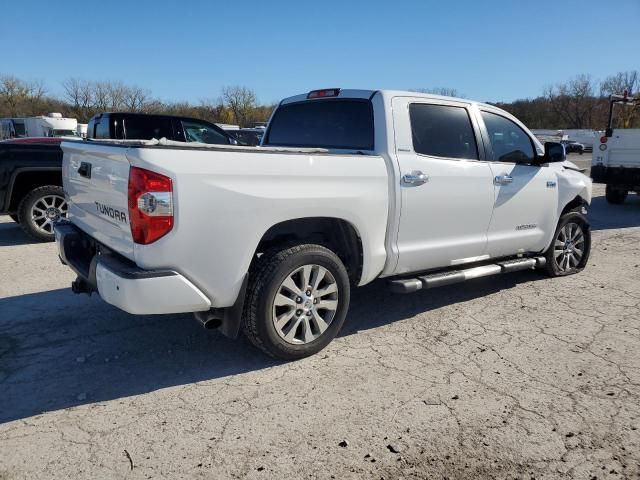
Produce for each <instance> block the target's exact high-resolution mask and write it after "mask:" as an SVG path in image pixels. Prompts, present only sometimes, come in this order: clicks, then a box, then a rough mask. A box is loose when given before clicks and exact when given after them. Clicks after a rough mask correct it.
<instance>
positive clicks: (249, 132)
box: [225, 128, 264, 147]
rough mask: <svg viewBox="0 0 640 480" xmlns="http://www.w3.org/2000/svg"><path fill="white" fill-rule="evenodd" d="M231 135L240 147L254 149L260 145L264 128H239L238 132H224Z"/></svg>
mask: <svg viewBox="0 0 640 480" xmlns="http://www.w3.org/2000/svg"><path fill="white" fill-rule="evenodd" d="M225 131H226V132H227V133H228V134H229V135H232V136H233V137H234V138H235V139H236V140H238V143H239V144H240V145H248V146H251V147H255V146H256V145H260V142H261V141H262V137H263V136H264V128H240V129H238V130H225Z"/></svg>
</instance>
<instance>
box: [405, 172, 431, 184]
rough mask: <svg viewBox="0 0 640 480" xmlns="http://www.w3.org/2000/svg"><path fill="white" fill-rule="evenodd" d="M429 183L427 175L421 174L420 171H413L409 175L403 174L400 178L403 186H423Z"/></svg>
mask: <svg viewBox="0 0 640 480" xmlns="http://www.w3.org/2000/svg"><path fill="white" fill-rule="evenodd" d="M428 181H429V175H426V174H424V173H422V172H421V171H420V170H413V171H412V172H411V173H405V174H404V175H403V176H402V183H403V184H404V185H413V186H418V185H424V184H425V183H427V182H428Z"/></svg>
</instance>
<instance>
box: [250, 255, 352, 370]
mask: <svg viewBox="0 0 640 480" xmlns="http://www.w3.org/2000/svg"><path fill="white" fill-rule="evenodd" d="M247 292H248V293H247V298H246V300H245V307H244V318H243V331H244V333H245V335H246V336H247V337H248V338H249V340H250V341H251V342H252V343H253V344H254V345H255V346H257V347H258V348H260V349H262V350H263V351H264V352H266V353H267V354H269V355H271V356H273V357H276V358H281V359H283V360H297V359H300V358H304V357H307V356H309V355H313V354H314V353H317V352H319V351H320V350H322V349H323V348H324V347H326V346H327V345H328V344H329V342H331V340H333V339H334V338H335V336H336V335H337V334H338V332H339V331H340V329H341V328H342V324H343V323H344V320H345V317H346V315H347V310H348V308H349V299H350V285H349V276H348V274H347V270H346V268H345V266H344V265H343V263H342V262H341V260H340V259H339V258H338V256H337V255H336V254H335V253H333V252H332V251H331V250H329V249H327V248H325V247H323V246H321V245H312V244H306V245H296V246H293V247H290V248H286V249H282V250H279V251H273V252H268V253H265V254H263V255H262V256H261V257H260V258H259V259H258V260H257V261H256V264H255V266H254V268H252V272H251V273H250V279H249V285H248V288H247Z"/></svg>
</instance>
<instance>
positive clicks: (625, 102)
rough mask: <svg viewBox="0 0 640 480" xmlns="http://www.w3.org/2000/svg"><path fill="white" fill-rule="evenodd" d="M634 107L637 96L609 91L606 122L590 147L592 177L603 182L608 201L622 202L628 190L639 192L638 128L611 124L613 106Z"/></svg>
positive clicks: (639, 135) (639, 154)
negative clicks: (613, 93)
mask: <svg viewBox="0 0 640 480" xmlns="http://www.w3.org/2000/svg"><path fill="white" fill-rule="evenodd" d="M615 105H619V106H620V107H621V108H635V107H638V106H639V105H640V99H638V98H634V97H631V96H629V95H628V93H627V92H625V93H624V95H612V96H611V97H610V99H609V126H608V128H607V130H606V132H605V134H604V135H603V136H602V137H601V138H600V142H599V145H598V147H597V148H594V149H593V159H592V165H591V178H593V181H594V182H596V183H604V184H606V185H607V187H606V190H605V192H606V198H607V201H608V202H609V203H612V204H621V203H624V201H625V200H626V198H627V194H628V193H629V192H636V193H638V194H640V129H638V128H613V124H614V106H615Z"/></svg>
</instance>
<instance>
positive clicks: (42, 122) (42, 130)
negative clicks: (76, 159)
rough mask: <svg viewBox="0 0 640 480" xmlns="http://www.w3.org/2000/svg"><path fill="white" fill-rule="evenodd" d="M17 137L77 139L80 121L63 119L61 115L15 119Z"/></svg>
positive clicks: (52, 114) (51, 114)
mask: <svg viewBox="0 0 640 480" xmlns="http://www.w3.org/2000/svg"><path fill="white" fill-rule="evenodd" d="M12 120H13V124H14V126H15V130H16V135H17V136H20V137H77V136H78V132H77V129H78V120H76V119H75V118H63V116H62V114H60V113H50V114H48V115H47V116H44V115H41V116H39V117H27V118H14V119H12Z"/></svg>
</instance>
